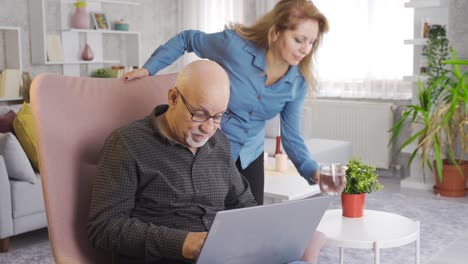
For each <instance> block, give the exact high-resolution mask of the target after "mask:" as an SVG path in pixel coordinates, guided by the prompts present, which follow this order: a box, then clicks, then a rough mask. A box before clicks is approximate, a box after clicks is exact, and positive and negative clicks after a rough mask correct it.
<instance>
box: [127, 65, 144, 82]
mask: <svg viewBox="0 0 468 264" xmlns="http://www.w3.org/2000/svg"><path fill="white" fill-rule="evenodd" d="M148 76H150V74H149V72H148V70H147V69H145V68H140V69H137V70H133V71H130V72H127V73H125V74H124V75H123V76H122V78H123V79H124V80H128V81H130V80H133V79H139V78H143V77H148Z"/></svg>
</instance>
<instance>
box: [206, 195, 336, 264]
mask: <svg viewBox="0 0 468 264" xmlns="http://www.w3.org/2000/svg"><path fill="white" fill-rule="evenodd" d="M331 199H332V197H331V196H320V197H314V198H308V199H304V200H295V201H288V202H284V203H279V204H271V205H264V206H256V207H249V208H242V209H235V210H228V211H222V212H218V213H217V214H216V217H215V219H214V222H213V225H212V226H211V229H210V231H209V233H208V236H207V238H206V241H205V244H204V245H203V248H202V251H201V253H200V257H199V258H198V261H197V264H212V263H213V264H214V263H223V264H250V263H252V264H258V263H269V264H275V263H278V264H279V263H281V264H283V263H287V262H290V261H295V260H299V259H300V258H301V257H302V254H303V253H304V250H305V248H306V246H307V244H308V243H309V241H310V239H311V238H312V235H313V233H314V231H315V229H316V228H317V226H318V224H319V223H320V220H321V219H322V216H323V214H324V213H325V211H326V210H327V208H328V205H329V203H330V200H331Z"/></svg>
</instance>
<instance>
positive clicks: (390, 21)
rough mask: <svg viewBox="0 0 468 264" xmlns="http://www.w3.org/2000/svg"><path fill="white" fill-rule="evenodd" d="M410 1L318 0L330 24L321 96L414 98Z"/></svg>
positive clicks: (320, 66) (320, 59) (321, 56)
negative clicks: (409, 41)
mask: <svg viewBox="0 0 468 264" xmlns="http://www.w3.org/2000/svg"><path fill="white" fill-rule="evenodd" d="M404 2H405V0H340V1H329V0H314V3H315V5H316V6H317V7H318V8H319V9H320V10H321V11H322V12H323V13H324V14H325V16H326V17H327V18H328V20H329V23H330V32H329V33H328V34H326V36H325V39H324V42H323V43H322V46H321V47H320V48H319V51H318V53H317V64H316V65H317V69H316V71H317V73H318V79H319V95H318V96H319V97H348V98H349V97H351V98H382V99H408V98H411V87H412V83H411V82H408V81H403V80H402V77H403V76H405V75H411V73H412V69H413V65H412V62H413V54H412V53H413V51H412V47H411V46H407V45H404V44H403V40H404V39H408V38H411V36H412V35H413V33H412V32H413V17H412V10H410V9H406V8H404Z"/></svg>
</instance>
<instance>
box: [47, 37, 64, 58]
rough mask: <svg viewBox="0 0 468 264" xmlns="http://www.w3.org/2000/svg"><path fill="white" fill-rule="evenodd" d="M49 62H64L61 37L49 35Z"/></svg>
mask: <svg viewBox="0 0 468 264" xmlns="http://www.w3.org/2000/svg"><path fill="white" fill-rule="evenodd" d="M47 60H48V61H63V60H64V56H63V46H62V39H61V38H60V36H59V35H55V34H50V35H47Z"/></svg>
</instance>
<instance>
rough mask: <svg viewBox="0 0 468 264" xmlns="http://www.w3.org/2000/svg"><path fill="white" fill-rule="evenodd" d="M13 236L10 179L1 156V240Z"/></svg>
mask: <svg viewBox="0 0 468 264" xmlns="http://www.w3.org/2000/svg"><path fill="white" fill-rule="evenodd" d="M12 235H13V213H12V209H11V191H10V179H9V178H8V173H7V170H6V167H5V161H4V160H3V156H1V155H0V239H2V238H7V237H10V236H12Z"/></svg>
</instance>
